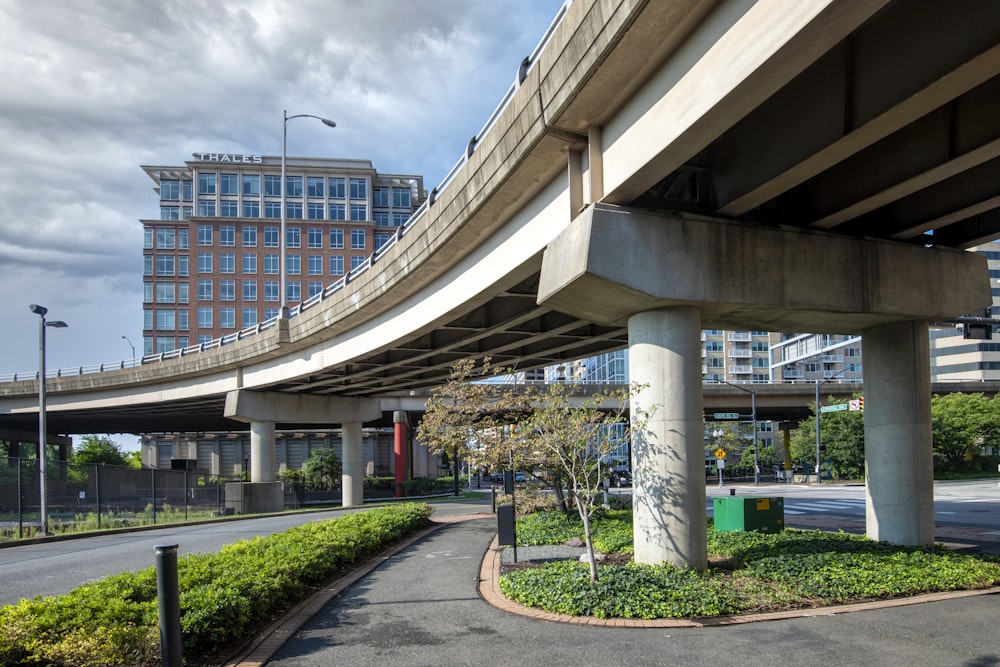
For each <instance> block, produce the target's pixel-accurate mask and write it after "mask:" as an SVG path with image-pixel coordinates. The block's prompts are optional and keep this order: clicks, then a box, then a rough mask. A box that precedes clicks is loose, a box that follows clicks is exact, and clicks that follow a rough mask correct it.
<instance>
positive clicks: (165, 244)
mask: <svg viewBox="0 0 1000 667" xmlns="http://www.w3.org/2000/svg"><path fill="white" fill-rule="evenodd" d="M174 245H175V244H174V228H173V227H157V228H156V247H157V249H158V250H173V249H174Z"/></svg>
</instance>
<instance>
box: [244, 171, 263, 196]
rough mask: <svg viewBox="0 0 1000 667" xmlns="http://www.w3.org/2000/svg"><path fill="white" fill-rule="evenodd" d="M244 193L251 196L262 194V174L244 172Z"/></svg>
mask: <svg viewBox="0 0 1000 667" xmlns="http://www.w3.org/2000/svg"><path fill="white" fill-rule="evenodd" d="M243 194H244V195H247V196H250V197H259V196H260V174H243Z"/></svg>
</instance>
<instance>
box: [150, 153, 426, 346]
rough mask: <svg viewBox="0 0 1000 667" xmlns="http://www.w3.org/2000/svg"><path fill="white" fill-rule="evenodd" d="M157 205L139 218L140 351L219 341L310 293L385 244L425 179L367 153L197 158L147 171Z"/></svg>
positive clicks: (403, 219)
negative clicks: (380, 165) (393, 169)
mask: <svg viewBox="0 0 1000 667" xmlns="http://www.w3.org/2000/svg"><path fill="white" fill-rule="evenodd" d="M142 169H143V170H144V171H145V172H146V173H147V174H148V175H149V177H150V178H152V179H153V182H154V183H155V184H156V187H155V188H154V190H155V192H156V193H157V194H158V195H159V211H158V214H157V215H156V216H155V217H151V218H149V219H144V220H142V226H143V232H144V242H143V288H144V290H143V316H144V319H143V354H146V355H149V354H158V353H162V352H170V351H172V350H175V349H178V348H185V347H188V346H193V345H197V344H199V343H204V342H207V341H211V340H214V339H217V338H220V337H222V336H225V335H227V334H231V333H236V332H238V331H240V330H241V329H247V328H251V327H255V326H256V325H257V324H258V323H260V322H264V321H266V320H269V319H271V318H273V317H276V316H277V315H278V312H279V309H280V306H281V292H280V282H281V281H280V261H279V260H280V258H279V251H280V245H281V244H280V221H281V201H282V187H283V186H284V188H285V193H284V194H285V221H286V224H285V227H286V229H285V262H286V265H285V274H286V282H285V293H286V294H285V296H286V302H287V304H288V306H290V307H291V306H295V305H296V304H298V303H300V302H302V301H305V300H307V299H309V298H310V297H312V296H314V295H315V294H317V293H319V292H320V291H322V290H323V288H324V287H325V286H327V285H329V284H331V283H333V282H335V281H336V280H338V279H339V278H340V277H341V276H343V275H344V274H345V273H348V272H350V271H351V270H352V269H353V268H355V267H357V266H359V265H360V264H362V263H363V262H364V261H365V260H366V259H367V258H368V257H369V256H370V255H371V254H372V252H373V251H374V250H375V249H376V248H378V247H379V246H381V245H382V244H383V243H385V242H386V241H388V240H389V238H390V237H391V235H392V234H394V233H395V228H396V227H399V226H400V225H402V224H403V223H404V222H406V220H407V219H408V218H409V217H410V215H411V214H412V213H413V212H414V211H415V210H416V209H417V208H418V207H419V205H420V204H421V203H422V201H423V198H424V190H423V177H422V176H418V175H409V174H407V175H397V174H379V173H378V172H376V171H375V169H374V167H373V166H372V164H371V162H370V161H368V160H353V159H325V158H286V165H285V183H284V184H282V183H281V157H280V156H277V157H275V156H261V155H233V154H222V153H197V154H195V155H194V156H193V159H192V160H188V161H186V162H185V163H184V164H183V165H181V166H144V167H142Z"/></svg>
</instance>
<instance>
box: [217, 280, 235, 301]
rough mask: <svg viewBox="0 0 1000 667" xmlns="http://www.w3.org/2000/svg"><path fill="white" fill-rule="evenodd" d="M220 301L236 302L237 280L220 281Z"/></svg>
mask: <svg viewBox="0 0 1000 667" xmlns="http://www.w3.org/2000/svg"><path fill="white" fill-rule="evenodd" d="M219 300H220V301H236V281H235V280H220V281H219Z"/></svg>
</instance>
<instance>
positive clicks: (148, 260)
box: [142, 255, 153, 276]
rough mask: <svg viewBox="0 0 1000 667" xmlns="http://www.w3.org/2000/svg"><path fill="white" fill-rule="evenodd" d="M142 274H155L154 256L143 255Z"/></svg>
mask: <svg viewBox="0 0 1000 667" xmlns="http://www.w3.org/2000/svg"><path fill="white" fill-rule="evenodd" d="M142 275H144V276H151V275H153V256H152V255H143V256H142Z"/></svg>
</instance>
